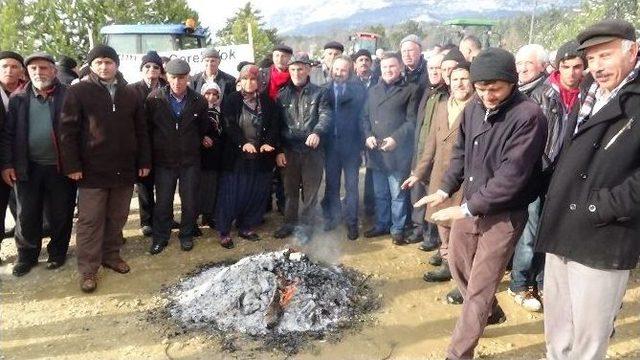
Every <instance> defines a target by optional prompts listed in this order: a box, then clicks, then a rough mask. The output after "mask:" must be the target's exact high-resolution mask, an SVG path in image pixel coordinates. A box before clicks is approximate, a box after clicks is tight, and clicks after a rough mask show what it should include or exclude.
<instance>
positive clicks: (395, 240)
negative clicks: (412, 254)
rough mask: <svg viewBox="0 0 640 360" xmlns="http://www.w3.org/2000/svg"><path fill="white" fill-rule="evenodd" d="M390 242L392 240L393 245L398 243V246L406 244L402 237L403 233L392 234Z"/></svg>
mask: <svg viewBox="0 0 640 360" xmlns="http://www.w3.org/2000/svg"><path fill="white" fill-rule="evenodd" d="M391 242H393V245H398V246H402V245H407V244H408V242H407V241H406V240H405V239H404V234H393V235H391Z"/></svg>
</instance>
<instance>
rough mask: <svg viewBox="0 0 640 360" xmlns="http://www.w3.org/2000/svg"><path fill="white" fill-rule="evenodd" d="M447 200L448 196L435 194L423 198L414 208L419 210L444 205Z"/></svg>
mask: <svg viewBox="0 0 640 360" xmlns="http://www.w3.org/2000/svg"><path fill="white" fill-rule="evenodd" d="M446 199H447V197H446V196H444V195H442V194H440V193H437V192H435V193H433V194H431V195H427V196H425V197H423V198H422V199H420V200H418V201H416V203H415V204H413V207H415V208H419V207H421V206H425V205H428V206H438V205H440V204H442V203H443V202H444V201H445V200H446Z"/></svg>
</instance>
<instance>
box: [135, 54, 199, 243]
mask: <svg viewBox="0 0 640 360" xmlns="http://www.w3.org/2000/svg"><path fill="white" fill-rule="evenodd" d="M166 71H167V82H168V83H169V85H167V86H164V87H162V88H159V89H156V90H154V91H152V92H151V94H149V96H148V97H147V99H146V101H145V110H146V114H147V121H148V123H149V131H150V133H151V139H152V144H151V148H152V154H153V169H154V180H155V188H156V206H155V208H154V213H153V224H154V226H153V241H152V244H151V248H150V250H149V251H150V253H151V254H152V255H155V254H158V253H160V252H162V250H164V248H165V247H166V246H167V245H168V242H169V238H170V236H171V220H172V218H173V195H174V193H175V190H176V184H177V183H178V182H180V191H179V194H180V204H181V206H180V209H181V216H180V231H179V233H178V238H179V240H180V248H181V249H182V250H183V251H190V250H191V249H192V248H193V237H194V230H195V227H196V226H195V225H196V216H197V213H198V209H197V207H198V199H197V193H198V183H199V180H200V164H201V144H202V146H206V147H210V146H211V143H210V142H205V141H204V137H205V135H206V132H207V130H208V129H207V127H208V124H209V119H208V113H207V109H208V105H207V101H206V100H205V99H204V97H203V96H202V95H200V94H198V93H196V92H195V91H194V90H193V89H191V88H189V87H188V86H187V85H188V82H189V79H188V78H189V71H190V68H189V64H188V63H187V62H186V61H184V60H182V59H173V60H171V61H169V62H168V63H167V67H166ZM205 144H206V145H205Z"/></svg>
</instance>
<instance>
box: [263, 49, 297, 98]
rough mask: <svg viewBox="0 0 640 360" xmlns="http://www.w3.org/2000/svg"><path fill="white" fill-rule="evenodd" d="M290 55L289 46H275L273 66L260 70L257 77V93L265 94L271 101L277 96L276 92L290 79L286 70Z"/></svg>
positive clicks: (291, 50)
mask: <svg viewBox="0 0 640 360" xmlns="http://www.w3.org/2000/svg"><path fill="white" fill-rule="evenodd" d="M291 55H293V49H291V48H290V47H289V46H287V45H284V44H280V45H277V46H276V47H275V48H274V49H273V54H272V60H273V65H271V66H270V67H268V68H264V69H260V72H259V76H258V84H259V86H260V88H259V91H260V92H266V93H267V94H268V95H269V97H270V98H271V100H273V101H275V100H276V97H277V96H278V90H280V88H282V87H283V86H284V85H285V84H286V83H287V82H288V81H289V79H290V78H291V77H290V76H289V70H288V65H289V59H291Z"/></svg>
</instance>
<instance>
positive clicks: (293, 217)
mask: <svg viewBox="0 0 640 360" xmlns="http://www.w3.org/2000/svg"><path fill="white" fill-rule="evenodd" d="M310 71H311V62H310V61H309V57H308V56H307V55H306V54H297V55H296V56H294V57H292V58H291V60H290V61H289V74H291V81H290V82H289V83H288V84H287V85H286V86H284V87H283V88H282V89H280V91H279V93H278V100H277V103H276V106H277V108H278V111H279V112H280V138H281V140H280V141H281V147H280V149H278V154H277V156H276V164H277V165H278V167H279V168H280V169H281V170H280V171H281V174H282V181H283V183H284V193H285V208H284V224H283V225H282V226H281V227H280V228H279V229H278V230H276V231H275V232H274V234H273V236H274V237H276V238H285V237H288V236H290V235H292V234H293V233H294V230H296V227H297V229H298V230H299V231H298V233H297V234H298V239H299V240H300V242H302V243H304V242H307V241H309V240H310V239H311V235H312V230H313V225H314V222H315V218H316V213H315V208H316V204H317V201H318V190H319V188H320V183H321V182H322V173H323V170H324V149H323V147H322V146H321V144H320V142H321V138H322V137H323V136H325V135H326V134H327V132H328V131H329V129H330V125H331V105H330V102H329V99H328V96H329V95H328V91H327V89H326V88H324V87H320V86H317V85H314V84H312V83H311V82H310V81H309V72H310ZM301 184H302V187H301V186H300V185H301ZM301 188H302V189H301ZM301 190H302V194H304V196H302V209H301V210H300V214H298V206H299V205H298V202H299V199H300V193H301Z"/></svg>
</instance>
